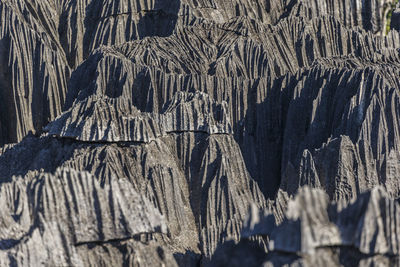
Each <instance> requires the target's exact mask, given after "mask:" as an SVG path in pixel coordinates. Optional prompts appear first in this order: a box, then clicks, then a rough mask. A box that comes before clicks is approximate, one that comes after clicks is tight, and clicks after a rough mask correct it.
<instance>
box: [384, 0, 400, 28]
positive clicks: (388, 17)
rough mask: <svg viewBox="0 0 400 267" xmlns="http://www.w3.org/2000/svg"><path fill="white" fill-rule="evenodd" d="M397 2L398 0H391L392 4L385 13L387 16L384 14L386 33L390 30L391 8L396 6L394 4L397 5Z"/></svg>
mask: <svg viewBox="0 0 400 267" xmlns="http://www.w3.org/2000/svg"><path fill="white" fill-rule="evenodd" d="M398 2H399V0H394V1H393V2H392V5H391V7H390V10H389V12H388V13H387V16H386V35H387V34H388V33H389V32H390V22H391V20H392V13H393V10H394V9H395V8H396V5H397V3H398Z"/></svg>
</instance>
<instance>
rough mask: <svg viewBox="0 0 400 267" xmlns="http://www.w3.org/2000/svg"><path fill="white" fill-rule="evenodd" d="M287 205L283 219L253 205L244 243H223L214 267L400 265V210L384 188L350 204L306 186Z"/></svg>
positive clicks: (214, 257)
mask: <svg viewBox="0 0 400 267" xmlns="http://www.w3.org/2000/svg"><path fill="white" fill-rule="evenodd" d="M286 205H287V210H286V213H285V216H284V217H285V218H284V219H283V220H282V221H279V220H277V219H276V216H275V214H274V212H272V211H271V210H270V209H267V210H258V209H257V207H255V206H252V207H251V209H250V211H249V214H248V216H247V218H246V222H245V224H244V228H243V232H242V239H241V241H240V242H239V243H238V244H235V243H233V242H231V243H228V242H227V243H225V244H223V245H221V246H220V247H219V248H218V249H217V250H216V252H215V254H214V256H213V258H212V260H211V262H210V264H209V266H223V265H225V266H226V265H230V264H233V265H235V266H240V265H241V264H245V263H246V264H252V265H254V266H255V264H259V266H282V265H285V266H316V265H320V264H324V265H326V266H343V265H344V266H366V265H367V266H376V265H379V266H399V264H400V251H399V243H398V241H397V236H398V234H399V231H400V224H399V223H398V222H399V221H398V220H399V216H400V213H399V208H400V207H399V204H398V202H397V201H396V200H393V199H391V198H390V197H389V195H388V194H387V192H386V191H385V189H384V188H383V187H375V188H374V189H372V190H371V191H369V192H366V193H362V194H361V195H359V196H358V198H354V199H352V200H351V201H350V202H347V201H346V200H341V201H338V202H330V200H329V196H328V195H327V194H326V193H325V192H324V191H323V190H320V189H313V188H310V187H302V188H301V189H300V190H299V193H298V194H297V195H296V197H294V198H293V199H291V200H289V201H287V203H286ZM257 236H259V237H260V236H262V237H263V238H264V239H266V240H267V241H266V243H267V245H266V246H265V247H264V246H262V245H261V244H260V243H259V242H257V241H255V240H257V239H254V237H257ZM246 253H247V254H246ZM245 254H246V255H247V257H243V258H240V255H245ZM237 255H239V256H237Z"/></svg>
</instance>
